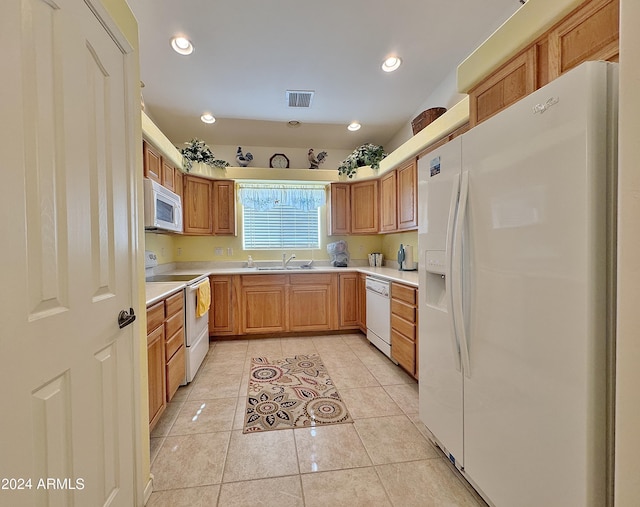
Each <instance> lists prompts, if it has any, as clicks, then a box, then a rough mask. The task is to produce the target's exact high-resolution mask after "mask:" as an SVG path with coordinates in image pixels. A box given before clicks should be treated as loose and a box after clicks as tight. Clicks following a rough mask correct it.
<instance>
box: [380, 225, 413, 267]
mask: <svg viewBox="0 0 640 507" xmlns="http://www.w3.org/2000/svg"><path fill="white" fill-rule="evenodd" d="M400 244H402V245H411V246H412V247H413V260H414V261H415V262H418V231H409V232H396V233H394V234H385V235H384V236H382V254H383V255H384V258H385V259H386V260H392V261H397V259H398V250H399V249H400Z"/></svg>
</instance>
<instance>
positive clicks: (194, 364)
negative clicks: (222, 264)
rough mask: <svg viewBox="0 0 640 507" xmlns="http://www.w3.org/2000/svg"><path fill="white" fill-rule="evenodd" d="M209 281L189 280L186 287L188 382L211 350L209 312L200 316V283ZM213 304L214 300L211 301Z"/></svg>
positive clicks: (204, 278) (202, 279)
mask: <svg viewBox="0 0 640 507" xmlns="http://www.w3.org/2000/svg"><path fill="white" fill-rule="evenodd" d="M201 283H209V278H208V277H203V278H199V279H196V280H192V281H191V282H189V284H188V285H187V287H186V288H185V294H184V296H185V308H184V311H185V345H186V350H185V352H186V354H185V357H186V361H187V368H186V377H187V378H186V379H185V381H186V383H189V382H191V381H192V380H193V379H194V377H195V376H196V373H197V372H198V368H200V365H201V364H202V362H203V361H204V358H205V357H206V355H207V352H209V312H206V313H205V314H204V315H202V316H200V317H198V316H197V315H196V308H197V307H198V285H200V284H201ZM211 303H212V304H213V300H212V301H211Z"/></svg>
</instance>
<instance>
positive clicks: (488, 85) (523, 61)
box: [469, 47, 537, 127]
mask: <svg viewBox="0 0 640 507" xmlns="http://www.w3.org/2000/svg"><path fill="white" fill-rule="evenodd" d="M536 81H537V80H536V48H535V47H531V48H529V49H527V50H526V51H523V52H522V53H520V54H519V55H517V56H516V57H515V58H513V59H511V60H510V61H509V62H507V63H505V64H504V65H503V66H502V67H501V68H500V69H498V70H497V71H496V72H495V73H493V74H492V75H491V76H489V77H488V78H487V79H485V80H484V81H482V82H481V83H480V84H479V85H478V86H476V87H475V88H473V89H472V90H470V91H469V123H470V124H471V126H472V127H473V126H475V125H477V124H478V123H480V122H483V121H484V120H486V119H488V118H490V117H491V116H493V115H494V114H496V113H498V112H500V111H502V110H503V109H504V108H506V107H508V106H510V105H511V104H513V103H514V102H516V101H518V100H520V99H521V98H523V97H525V96H526V95H529V94H530V93H531V92H533V91H534V90H535V88H536Z"/></svg>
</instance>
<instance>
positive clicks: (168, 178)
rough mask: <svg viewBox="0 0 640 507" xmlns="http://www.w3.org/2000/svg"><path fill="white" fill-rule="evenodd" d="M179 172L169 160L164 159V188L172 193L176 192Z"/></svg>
mask: <svg viewBox="0 0 640 507" xmlns="http://www.w3.org/2000/svg"><path fill="white" fill-rule="evenodd" d="M177 172H178V170H177V169H176V168H175V167H173V165H172V164H170V163H169V162H168V161H167V159H165V158H164V157H163V158H162V186H163V187H165V188H168V189H169V190H171V191H172V192H175V191H176V182H175V177H176V173H177Z"/></svg>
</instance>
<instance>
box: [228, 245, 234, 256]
mask: <svg viewBox="0 0 640 507" xmlns="http://www.w3.org/2000/svg"><path fill="white" fill-rule="evenodd" d="M227 255H228V256H229V257H231V256H232V255H233V248H231V247H228V248H227Z"/></svg>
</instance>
